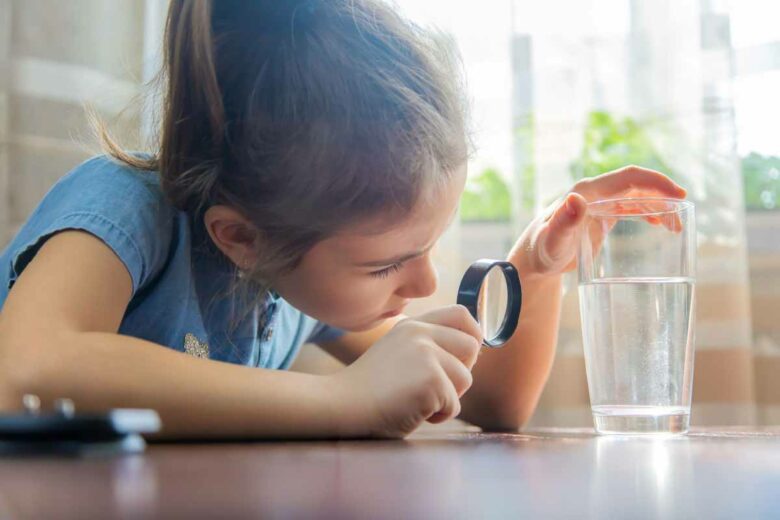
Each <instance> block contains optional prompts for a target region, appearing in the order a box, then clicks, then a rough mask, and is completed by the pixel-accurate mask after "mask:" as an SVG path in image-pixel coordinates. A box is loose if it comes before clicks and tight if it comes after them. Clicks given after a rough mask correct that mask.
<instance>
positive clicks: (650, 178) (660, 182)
mask: <svg viewBox="0 0 780 520" xmlns="http://www.w3.org/2000/svg"><path fill="white" fill-rule="evenodd" d="M685 195H686V191H685V189H683V188H682V187H680V186H679V185H677V184H676V183H675V182H673V181H672V180H671V179H670V178H669V177H667V176H666V175H664V174H662V173H660V172H657V171H654V170H648V169H646V168H640V167H638V166H627V167H625V168H621V169H620V170H616V171H614V172H610V173H605V174H603V175H599V176H598V177H593V178H591V179H583V180H581V181H579V182H577V183H576V184H575V185H574V187H573V188H572V189H571V190H570V191H569V193H568V194H566V196H564V197H563V198H562V199H561V200H559V201H557V202H555V203H553V204H552V205H551V206H550V207H549V208H548V209H547V210H546V211H545V212H544V213H543V214H542V215H540V216H539V217H538V218H536V219H535V220H534V221H533V222H531V224H530V225H529V226H528V227H527V228H526V230H525V231H524V232H523V234H522V235H521V236H520V239H519V240H518V241H517V243H516V244H515V246H514V247H513V248H512V251H511V252H510V253H509V261H510V262H511V263H512V264H514V265H515V267H517V269H518V271H519V273H520V277H521V279H528V278H534V277H536V276H545V275H555V274H561V273H564V272H566V271H570V270H572V269H574V267H575V266H576V254H577V244H578V241H579V237H580V234H581V233H582V229H583V227H584V224H585V215H586V213H587V204H588V202H595V201H597V200H606V199H616V198H624V197H662V198H673V199H682V198H685Z"/></svg>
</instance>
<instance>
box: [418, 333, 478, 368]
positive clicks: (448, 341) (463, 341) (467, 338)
mask: <svg viewBox="0 0 780 520" xmlns="http://www.w3.org/2000/svg"><path fill="white" fill-rule="evenodd" d="M428 326H429V327H431V330H430V337H431V339H433V341H434V342H435V343H436V344H437V345H438V346H439V347H440V348H441V349H442V350H444V351H445V352H447V353H449V354H450V355H451V356H452V357H454V358H455V359H457V360H459V361H460V363H461V364H462V365H464V366H465V368H467V369H468V370H471V369H472V368H473V367H474V364H475V363H476V362H477V356H478V355H479V349H480V347H481V346H482V342H481V341H478V340H477V339H476V338H475V337H474V336H472V335H470V334H466V333H465V332H461V331H459V330H457V329H453V328H450V327H445V326H443V325H433V324H429V325H428Z"/></svg>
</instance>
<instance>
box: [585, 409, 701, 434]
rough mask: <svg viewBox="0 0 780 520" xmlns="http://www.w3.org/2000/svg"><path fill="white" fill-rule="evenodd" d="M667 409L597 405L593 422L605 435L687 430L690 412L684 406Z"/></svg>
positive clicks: (666, 432)
mask: <svg viewBox="0 0 780 520" xmlns="http://www.w3.org/2000/svg"><path fill="white" fill-rule="evenodd" d="M659 408H660V409H659ZM664 408H666V407H654V406H647V407H642V406H639V407H629V406H626V407H622V406H610V407H600V406H597V407H594V408H593V425H594V426H595V427H596V431H597V432H598V433H601V434H605V435H652V434H682V433H687V432H688V428H689V426H690V417H691V416H690V412H689V411H688V410H686V409H685V408H681V407H670V408H671V409H669V408H666V409H665V410H664ZM600 409H601V410H600ZM604 409H607V410H604Z"/></svg>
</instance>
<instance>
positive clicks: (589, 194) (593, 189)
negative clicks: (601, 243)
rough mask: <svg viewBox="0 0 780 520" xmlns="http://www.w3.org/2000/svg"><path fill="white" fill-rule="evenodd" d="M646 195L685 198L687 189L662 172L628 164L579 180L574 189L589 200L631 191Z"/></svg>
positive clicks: (612, 196) (616, 195)
mask: <svg viewBox="0 0 780 520" xmlns="http://www.w3.org/2000/svg"><path fill="white" fill-rule="evenodd" d="M632 190H634V191H639V192H641V194H644V195H650V194H655V195H660V196H664V197H671V198H676V199H681V198H684V197H685V196H686V195H687V191H685V189H684V188H682V187H681V186H680V185H678V184H677V183H675V182H674V181H673V180H671V179H670V178H669V177H667V176H666V175H664V174H663V173H661V172H657V171H655V170H649V169H647V168H640V167H638V166H626V167H625V168H621V169H620V170H616V171H614V172H610V173H605V174H604V175H599V176H598V177H594V178H592V179H585V180H582V181H580V182H578V183H577V184H576V185H575V187H574V189H573V190H572V191H574V192H576V193H579V194H580V195H582V196H583V197H585V198H586V199H587V200H588V201H595V200H599V199H609V198H615V197H620V196H622V195H625V194H627V193H628V192H630V191H632Z"/></svg>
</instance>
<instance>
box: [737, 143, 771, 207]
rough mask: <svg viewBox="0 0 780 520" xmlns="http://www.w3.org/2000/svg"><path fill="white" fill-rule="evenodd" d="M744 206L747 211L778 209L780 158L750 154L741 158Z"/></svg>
mask: <svg viewBox="0 0 780 520" xmlns="http://www.w3.org/2000/svg"><path fill="white" fill-rule="evenodd" d="M742 178H743V179H744V182H745V205H746V206H747V209H749V210H771V209H775V210H776V209H780V157H777V156H771V155H770V156H765V155H761V154H757V153H755V152H752V153H750V154H748V155H746V156H745V157H743V158H742Z"/></svg>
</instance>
